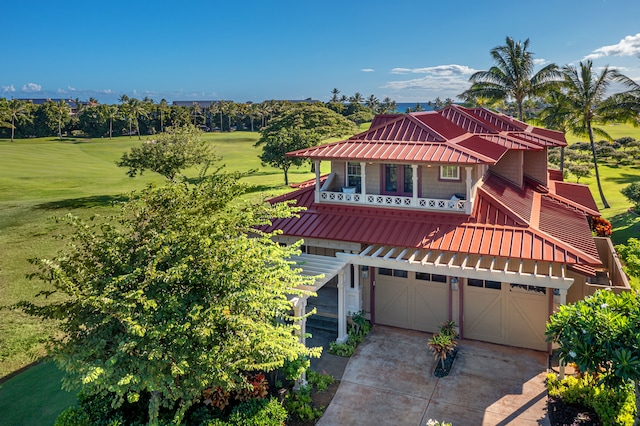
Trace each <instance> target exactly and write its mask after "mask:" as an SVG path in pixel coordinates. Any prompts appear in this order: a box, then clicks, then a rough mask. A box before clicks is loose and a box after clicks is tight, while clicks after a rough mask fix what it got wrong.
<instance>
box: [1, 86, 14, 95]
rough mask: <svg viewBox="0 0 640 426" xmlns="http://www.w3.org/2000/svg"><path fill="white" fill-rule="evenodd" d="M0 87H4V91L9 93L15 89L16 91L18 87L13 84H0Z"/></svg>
mask: <svg viewBox="0 0 640 426" xmlns="http://www.w3.org/2000/svg"><path fill="white" fill-rule="evenodd" d="M0 87H2V91H3V92H4V93H7V92H15V91H16V88H15V87H14V86H13V84H10V85H8V86H0Z"/></svg>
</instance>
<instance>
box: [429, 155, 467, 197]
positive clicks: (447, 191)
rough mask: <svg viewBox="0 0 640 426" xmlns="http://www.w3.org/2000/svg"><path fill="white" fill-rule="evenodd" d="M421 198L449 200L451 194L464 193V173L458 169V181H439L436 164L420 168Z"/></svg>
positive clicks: (438, 170) (461, 169) (462, 169)
mask: <svg viewBox="0 0 640 426" xmlns="http://www.w3.org/2000/svg"><path fill="white" fill-rule="evenodd" d="M420 172H421V173H420V174H421V182H420V185H421V189H422V191H421V194H420V196H421V197H424V198H441V199H449V198H451V196H452V195H453V194H464V193H465V191H466V188H467V187H466V182H465V180H466V172H465V170H464V168H463V167H461V168H460V179H459V180H441V179H440V167H439V166H438V165H436V164H434V165H432V166H431V167H427V166H421V167H420Z"/></svg>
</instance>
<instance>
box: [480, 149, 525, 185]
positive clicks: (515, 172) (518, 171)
mask: <svg viewBox="0 0 640 426" xmlns="http://www.w3.org/2000/svg"><path fill="white" fill-rule="evenodd" d="M523 161H524V156H523V155H522V151H508V152H507V153H506V154H505V155H504V156H503V157H502V158H501V159H500V161H498V162H497V163H496V164H495V165H493V166H490V167H489V170H491V171H492V172H494V173H496V174H498V175H500V176H502V177H503V178H505V179H507V180H509V181H511V182H513V183H515V184H516V185H518V186H519V187H522V184H523V173H522V171H523Z"/></svg>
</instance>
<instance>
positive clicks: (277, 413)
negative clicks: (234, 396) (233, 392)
mask: <svg viewBox="0 0 640 426" xmlns="http://www.w3.org/2000/svg"><path fill="white" fill-rule="evenodd" d="M286 420H287V410H286V409H285V408H284V407H283V406H282V405H281V404H280V403H279V402H278V400H277V399H275V398H271V399H269V400H267V399H250V400H248V401H246V402H243V403H241V404H239V405H237V406H236V407H235V408H234V409H233V411H232V413H231V416H229V421H228V423H227V424H229V425H237V426H282V425H283V424H284V422H285V421H286Z"/></svg>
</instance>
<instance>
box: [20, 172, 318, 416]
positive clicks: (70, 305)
mask: <svg viewBox="0 0 640 426" xmlns="http://www.w3.org/2000/svg"><path fill="white" fill-rule="evenodd" d="M238 179H239V176H237V175H221V174H217V175H214V176H210V177H208V178H205V179H204V180H203V181H201V182H200V183H199V184H198V185H197V186H195V187H194V186H190V185H188V184H187V183H186V182H181V183H170V184H169V185H168V186H166V187H161V188H157V189H155V188H148V189H146V190H144V191H142V192H141V193H139V194H138V195H135V196H134V197H133V198H132V200H131V201H129V202H128V203H126V204H125V205H124V207H123V210H122V212H121V214H119V215H117V216H116V217H114V218H109V220H104V219H103V220H98V221H91V222H89V223H87V222H84V221H83V220H81V219H79V218H77V217H73V216H68V217H67V218H66V222H67V223H68V224H69V225H70V226H71V228H72V230H73V232H71V233H70V234H69V235H70V241H69V244H68V245H67V246H66V249H65V250H64V252H62V253H61V254H60V255H59V256H57V257H55V258H53V259H50V260H47V259H38V260H36V261H35V264H36V265H37V267H38V271H37V273H36V274H35V275H34V276H35V277H37V278H39V279H41V280H44V281H45V282H48V283H50V284H51V286H52V287H53V288H54V291H53V292H60V293H62V294H63V295H64V298H63V300H61V301H58V302H50V303H49V304H47V305H37V304H34V303H31V302H21V303H19V305H18V306H19V307H21V308H22V309H23V310H25V311H26V312H28V313H29V314H31V315H35V316H38V317H42V318H48V319H56V320H59V321H60V329H61V331H62V333H61V334H60V335H59V336H58V338H56V339H55V340H53V342H52V348H51V355H52V357H53V359H54V360H55V361H56V363H57V364H58V366H59V367H60V368H61V369H62V370H63V371H64V372H65V377H64V380H63V386H64V387H65V388H66V389H77V388H78V387H81V388H82V390H83V392H84V393H85V394H88V395H97V396H99V397H102V398H108V399H109V400H110V401H111V402H112V403H113V404H114V405H115V406H119V405H121V404H122V403H123V402H124V401H129V402H136V401H149V402H148V415H149V424H150V425H155V424H158V421H159V418H158V416H159V412H160V408H161V407H163V410H162V411H163V412H164V413H170V414H169V415H170V416H171V417H172V418H171V417H169V418H167V419H162V420H163V422H167V421H172V422H173V424H178V423H180V421H181V419H182V417H183V415H184V413H185V411H186V410H187V409H188V408H189V407H190V406H191V405H192V404H193V403H195V402H197V401H199V400H201V398H202V395H203V391H204V390H205V389H207V388H210V387H216V386H220V387H221V388H223V389H226V390H233V389H238V388H239V387H246V386H248V384H247V383H246V379H243V374H242V373H245V372H251V371H272V370H274V369H276V368H279V367H281V366H282V365H283V364H284V363H285V361H286V360H295V359H298V358H299V357H301V356H302V357H304V356H310V355H315V356H317V355H318V354H319V349H318V350H309V349H307V348H306V347H305V346H304V345H303V344H302V343H300V341H299V340H298V337H297V336H296V335H295V333H294V332H295V330H296V329H297V327H296V326H295V325H293V321H295V320H296V319H298V318H295V317H293V316H292V314H291V308H292V305H291V302H290V301H289V297H290V296H291V295H303V292H301V291H299V290H296V288H297V287H299V286H301V285H311V284H312V281H313V277H311V278H310V277H304V276H302V275H301V274H299V273H297V271H296V270H294V269H292V265H291V262H290V261H288V260H287V258H288V257H289V256H291V255H293V254H295V253H299V250H298V248H297V247H295V246H294V247H285V246H281V245H279V244H277V243H275V242H274V241H273V240H272V238H271V236H272V235H271V234H266V233H262V232H260V231H259V230H257V228H256V227H257V226H260V225H264V224H267V223H269V222H270V220H271V219H272V218H283V217H289V216H291V215H292V214H293V213H294V210H293V209H292V208H291V207H289V206H288V205H271V204H269V203H249V202H238V198H237V197H239V196H240V195H242V194H243V193H244V192H245V191H246V189H247V188H246V187H245V186H244V185H242V184H240V183H238ZM58 300H60V299H58Z"/></svg>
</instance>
